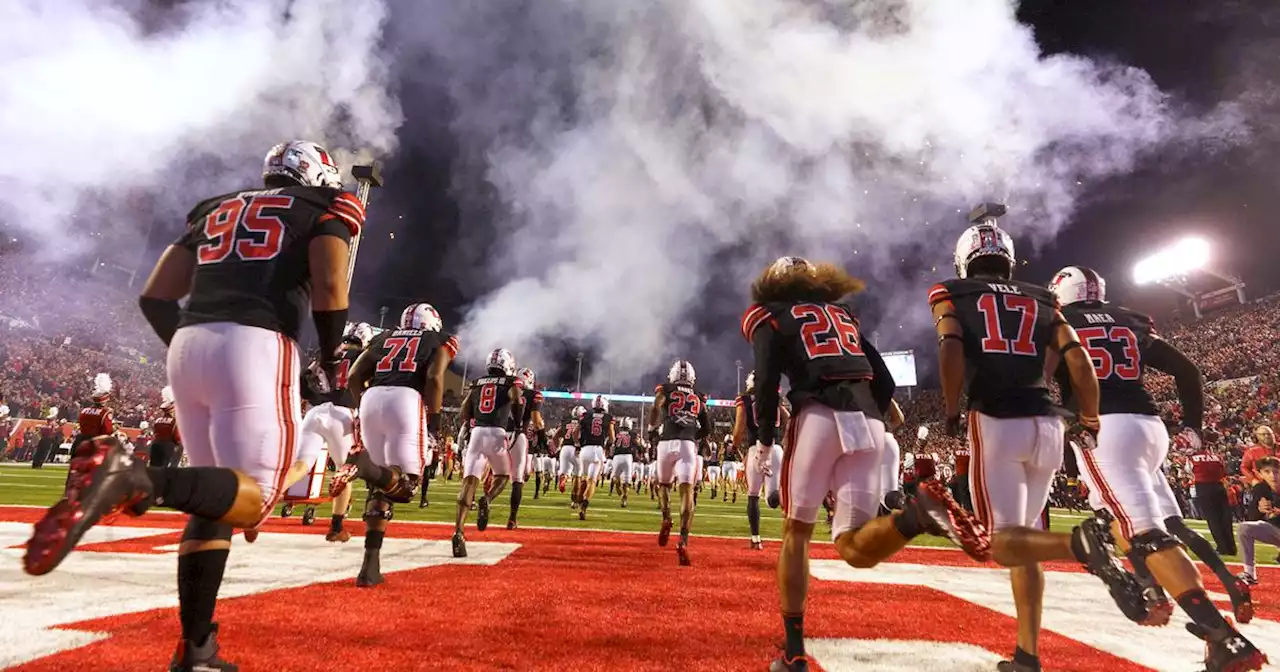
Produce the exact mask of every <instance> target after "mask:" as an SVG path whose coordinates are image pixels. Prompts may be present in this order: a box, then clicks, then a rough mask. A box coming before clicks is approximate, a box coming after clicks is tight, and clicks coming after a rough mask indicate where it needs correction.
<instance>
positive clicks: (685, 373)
mask: <svg viewBox="0 0 1280 672" xmlns="http://www.w3.org/2000/svg"><path fill="white" fill-rule="evenodd" d="M697 378H698V376H697V374H696V373H694V371H693V365H692V364H690V363H689V362H687V361H685V360H683V359H677V360H676V362H675V364H672V365H671V370H670V371H668V372H667V382H669V383H688V384H690V385H692V384H693V383H694V381H695V380H697Z"/></svg>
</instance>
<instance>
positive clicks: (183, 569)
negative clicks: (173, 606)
mask: <svg viewBox="0 0 1280 672" xmlns="http://www.w3.org/2000/svg"><path fill="white" fill-rule="evenodd" d="M230 553H231V551H230V550H229V549H222V550H215V551H197V552H195V553H188V554H186V555H180V556H178V618H179V620H181V621H182V638H183V639H185V640H187V641H189V642H192V643H193V644H196V645H197V646H198V645H200V644H202V643H204V640H205V638H206V637H208V636H209V633H210V632H211V631H212V630H213V609H214V607H215V606H216V605H217V603H218V589H219V588H220V587H221V586H222V573H223V572H224V571H225V570H226V568H227V556H228V555H229V554H230Z"/></svg>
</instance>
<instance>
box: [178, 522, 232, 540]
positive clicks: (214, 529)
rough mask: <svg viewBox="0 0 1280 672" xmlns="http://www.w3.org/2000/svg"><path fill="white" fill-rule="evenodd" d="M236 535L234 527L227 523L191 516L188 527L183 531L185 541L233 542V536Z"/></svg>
mask: <svg viewBox="0 0 1280 672" xmlns="http://www.w3.org/2000/svg"><path fill="white" fill-rule="evenodd" d="M233 533H234V530H233V529H232V527H231V526H230V525H228V524H226V523H219V522H218V521H216V520H209V519H208V518H201V517H200V516H191V518H190V519H189V520H187V526H186V528H184V529H183V530H182V540H183V541H216V540H222V541H231V535H232V534H233Z"/></svg>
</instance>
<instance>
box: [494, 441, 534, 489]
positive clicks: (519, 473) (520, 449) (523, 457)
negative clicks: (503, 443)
mask: <svg viewBox="0 0 1280 672" xmlns="http://www.w3.org/2000/svg"><path fill="white" fill-rule="evenodd" d="M507 461H508V462H509V463H510V464H511V482H512V483H524V479H525V478H526V477H527V476H528V474H529V470H530V469H531V468H532V465H530V463H529V437H528V436H526V435H525V433H524V432H516V434H515V438H514V439H512V440H511V449H510V450H509V451H507ZM494 473H497V471H494Z"/></svg>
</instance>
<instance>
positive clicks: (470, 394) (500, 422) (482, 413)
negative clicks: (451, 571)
mask: <svg viewBox="0 0 1280 672" xmlns="http://www.w3.org/2000/svg"><path fill="white" fill-rule="evenodd" d="M524 386H525V383H524V380H523V379H522V378H520V377H519V376H517V375H516V358H515V357H513V356H512V355H511V353H510V352H508V351H506V350H502V349H498V350H494V351H493V352H491V353H489V359H488V361H487V362H486V363H485V375H483V376H481V377H479V378H477V379H475V380H473V381H471V386H470V388H469V389H468V390H467V396H466V397H464V398H463V399H462V410H461V412H459V413H458V422H459V423H461V424H462V425H463V426H470V427H471V431H470V432H469V434H468V437H467V449H466V451H465V452H463V454H462V455H463V465H462V488H461V489H459V490H458V515H457V517H456V518H455V520H454V528H453V557H455V558H465V557H467V542H466V539H465V537H464V536H463V534H462V530H463V527H464V526H465V525H466V524H467V512H468V511H470V510H471V500H472V499H473V498H474V497H475V494H476V490H477V488H479V486H480V477H481V476H483V475H484V473H485V467H488V468H489V469H490V470H491V471H492V472H493V482H492V483H491V484H489V486H488V487H487V488H486V489H485V490H484V492H482V493H480V497H479V499H478V500H477V502H476V529H477V530H480V531H481V532H483V531H485V529H486V528H488V527H489V504H490V502H492V501H493V500H494V498H496V497H497V496H498V495H500V494H502V489H503V488H505V487H506V486H507V480H508V479H509V478H510V477H511V469H512V467H513V465H512V464H511V456H510V454H509V452H508V447H507V427H509V426H510V425H511V423H512V419H513V418H523V416H524V403H525V401H524V400H525V397H524Z"/></svg>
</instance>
